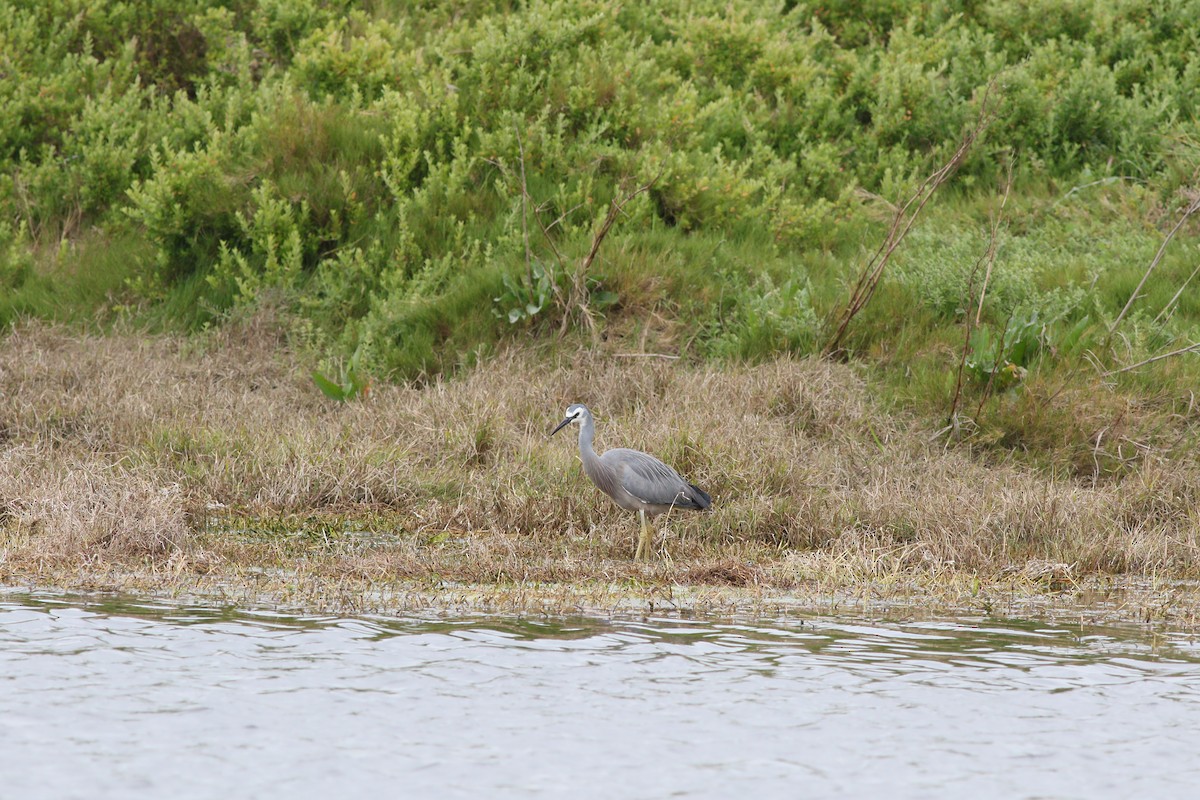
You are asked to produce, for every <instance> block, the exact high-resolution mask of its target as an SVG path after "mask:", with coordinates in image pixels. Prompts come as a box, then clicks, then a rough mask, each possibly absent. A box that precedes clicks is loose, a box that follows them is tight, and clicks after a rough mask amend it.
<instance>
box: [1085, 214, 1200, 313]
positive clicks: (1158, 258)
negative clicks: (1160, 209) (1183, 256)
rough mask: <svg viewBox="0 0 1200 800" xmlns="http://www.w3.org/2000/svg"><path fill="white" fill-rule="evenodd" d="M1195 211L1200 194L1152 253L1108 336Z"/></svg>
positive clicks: (1127, 310) (1136, 297)
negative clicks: (1148, 264)
mask: <svg viewBox="0 0 1200 800" xmlns="http://www.w3.org/2000/svg"><path fill="white" fill-rule="evenodd" d="M1197 211H1200V196H1197V197H1196V198H1195V199H1193V200H1192V202H1191V203H1189V204H1188V207H1187V208H1186V209H1184V211H1183V216H1182V217H1180V218H1179V221H1178V222H1176V223H1175V227H1174V228H1171V232H1170V233H1168V234H1167V235H1166V238H1164V239H1163V241H1162V244H1161V245H1159V247H1158V252H1157V253H1155V254H1154V260H1153V261H1151V262H1150V266H1148V267H1146V273H1145V274H1144V275H1142V280H1141V281H1139V282H1138V285H1137V288H1136V289H1134V290H1133V294H1131V295H1129V301H1128V302H1126V303H1125V307H1124V308H1122V309H1121V313H1120V314H1118V315H1117V319H1116V320H1115V321H1114V322H1113V324H1112V325H1111V326H1110V327H1109V329H1108V335H1109V336H1112V333H1113V331H1115V330H1116V329H1117V326H1118V325H1120V324H1121V320H1123V319H1125V314H1127V313H1128V312H1129V309H1130V307H1132V306H1133V301H1135V300H1137V299H1138V297H1139V296H1140V295H1141V292H1142V287H1143V286H1145V285H1146V281H1147V280H1148V279H1149V278H1150V273H1151V272H1153V271H1154V268H1155V267H1157V266H1158V262H1160V261H1162V257H1163V254H1164V253H1166V252H1167V245H1169V244H1170V243H1171V240H1172V239H1174V238H1175V234H1176V233H1177V232H1178V231H1179V229H1180V228H1182V227H1183V224H1184V223H1185V222H1187V221H1188V218H1189V217H1191V216H1192V214H1195V213H1196V212H1197Z"/></svg>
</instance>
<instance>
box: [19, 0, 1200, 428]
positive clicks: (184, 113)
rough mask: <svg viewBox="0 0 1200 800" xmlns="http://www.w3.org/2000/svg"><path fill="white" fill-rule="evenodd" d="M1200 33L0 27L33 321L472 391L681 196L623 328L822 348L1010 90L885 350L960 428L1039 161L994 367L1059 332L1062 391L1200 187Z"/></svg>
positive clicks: (1017, 6) (878, 356)
mask: <svg viewBox="0 0 1200 800" xmlns="http://www.w3.org/2000/svg"><path fill="white" fill-rule="evenodd" d="M1198 19H1200V2H1197V1H1196V0H1153V1H1137V0H1092V1H1090V2H1088V1H1086V0H1077V1H1070V0H1034V1H1033V2H1030V1H1029V0H1019V1H1018V0H1008V1H1005V0H1001V1H1000V2H988V3H981V2H973V1H972V2H967V1H963V2H923V3H907V2H906V3H901V2H894V0H876V1H875V2H867V3H857V2H838V1H837V0H834V1H832V2H830V1H828V0H822V1H821V2H799V1H788V2H783V3H774V4H770V3H760V2H749V0H719V1H717V0H714V1H713V2H705V1H703V0H701V1H700V2H685V1H684V0H661V1H660V2H645V3H617V2H600V1H592V2H574V1H572V2H543V1H540V0H532V1H531V2H485V1H484V0H475V1H474V2H463V3H436V2H385V0H376V2H371V3H366V4H360V3H350V2H335V1H333V0H324V1H320V0H230V2H218V3H210V2H200V1H199V0H159V1H158V2H152V3H109V4H103V3H92V2H88V1H87V0H49V1H48V2H41V1H39V2H32V0H29V1H26V0H0V73H2V75H3V80H0V322H3V323H10V322H12V321H13V320H15V319H16V318H18V317H19V316H22V315H34V316H48V317H57V318H60V319H68V320H76V321H80V320H82V321H92V320H98V321H100V322H101V323H106V322H108V321H111V320H114V319H132V320H134V321H136V322H138V323H139V324H143V325H149V326H151V327H175V326H183V327H185V328H188V329H196V328H200V327H203V326H206V325H208V324H211V323H214V322H217V321H219V320H220V319H221V318H222V317H223V316H225V315H227V314H228V313H229V312H230V311H231V310H235V309H238V308H243V307H253V306H254V305H255V304H258V303H261V302H265V301H268V300H269V302H272V303H275V304H280V305H282V306H283V307H284V308H285V309H287V311H288V318H289V319H290V320H291V324H292V327H293V330H294V333H295V335H296V337H297V340H298V341H301V342H302V343H304V344H305V345H306V346H308V347H311V348H312V349H313V352H314V353H318V354H324V355H327V356H334V357H342V358H349V357H350V356H351V355H353V356H354V357H355V358H356V363H358V364H359V365H361V367H362V368H363V369H365V370H367V371H369V372H372V373H374V374H376V375H389V376H392V377H398V378H412V377H416V376H420V375H430V374H436V373H440V372H444V371H447V370H452V369H454V368H456V367H458V366H460V365H464V364H470V363H473V362H474V361H475V360H477V359H478V358H479V357H480V356H481V355H485V354H486V353H487V352H488V351H489V349H490V348H492V347H494V346H495V344H496V343H497V342H500V341H502V340H503V339H505V338H506V337H511V336H513V335H517V334H520V335H525V334H527V333H528V332H529V331H533V332H534V333H535V334H536V333H545V334H549V333H551V332H554V331H557V330H558V329H559V323H560V321H561V315H562V313H563V311H564V309H562V308H561V307H558V306H556V305H555V304H554V303H549V302H546V301H547V300H548V298H549V296H550V295H551V294H552V289H553V287H552V286H550V285H549V284H547V283H546V281H548V280H549V281H553V280H559V281H561V280H563V279H564V278H565V276H564V275H563V274H562V268H561V267H556V266H555V265H556V264H557V263H558V261H559V259H560V258H561V259H562V263H564V264H566V265H567V267H568V269H569V268H570V267H571V265H573V264H574V263H577V261H578V259H579V258H580V257H581V256H582V255H583V254H584V253H585V252H586V251H587V249H588V247H589V246H590V243H591V239H592V235H593V232H594V231H595V229H596V227H597V225H598V224H599V221H600V220H601V219H603V217H604V215H605V213H606V211H607V209H608V204H609V202H610V201H611V200H612V199H613V198H614V197H617V196H620V195H622V194H624V193H626V192H628V191H630V190H631V189H633V188H634V187H635V186H637V185H640V184H642V183H646V182H648V181H650V180H651V179H655V180H654V184H653V186H652V188H651V189H650V191H648V192H646V193H644V194H642V195H640V196H638V197H637V198H635V199H634V200H633V201H631V202H630V203H629V204H628V205H627V206H626V208H625V209H624V214H623V215H622V216H621V218H620V219H619V221H618V223H617V226H616V228H615V229H614V231H613V233H612V234H611V236H610V237H609V238H608V239H607V240H606V241H605V243H604V246H603V249H602V252H601V257H600V259H599V260H598V261H597V262H596V264H595V265H594V267H593V270H592V274H591V275H589V278H590V280H589V282H588V284H587V291H588V292H590V293H591V295H592V296H593V297H595V298H596V299H597V300H599V299H600V298H601V297H602V298H603V299H604V302H603V303H601V302H597V303H596V304H595V308H597V309H601V308H602V313H603V319H601V320H600V325H601V329H602V330H603V331H604V333H605V335H608V336H613V337H618V338H619V337H630V340H631V341H635V342H640V343H645V342H646V341H647V340H648V337H649V340H650V342H651V344H653V345H655V346H660V347H663V348H671V349H673V350H676V351H681V352H684V353H686V354H687V355H689V356H692V357H696V358H755V357H761V356H765V355H769V354H773V353H779V352H788V351H791V352H797V353H808V352H814V351H815V350H817V349H818V348H819V346H820V344H821V342H822V341H823V337H824V336H825V335H826V334H827V327H828V320H829V319H830V318H831V316H832V315H833V314H835V313H836V311H837V309H838V308H839V306H840V304H841V303H842V302H844V298H845V295H846V292H847V288H846V287H847V284H848V282H849V281H850V280H851V279H852V276H853V275H854V274H856V271H857V269H858V268H859V265H860V264H861V263H862V262H863V260H864V258H865V254H868V253H869V252H870V251H871V250H873V249H874V247H875V245H876V243H877V242H878V241H879V240H880V239H881V237H882V235H883V232H884V231H885V229H886V223H887V221H888V219H889V217H890V211H889V210H888V205H887V204H888V203H896V202H900V201H902V200H903V199H904V198H905V197H906V196H907V194H908V193H909V192H911V191H912V189H913V187H914V186H915V185H916V184H917V183H919V181H920V180H921V178H923V177H924V176H925V175H927V174H928V173H929V172H931V171H932V170H933V169H935V168H936V167H937V166H939V165H940V164H941V163H943V162H944V161H945V159H946V158H947V157H948V156H949V154H950V153H951V152H953V150H954V148H955V147H956V146H957V143H958V141H959V139H960V137H961V135H962V133H963V131H964V129H965V128H966V127H967V126H969V125H970V124H971V123H972V122H973V121H974V120H975V119H976V117H977V114H978V112H979V104H980V99H981V96H982V93H983V90H984V87H985V86H986V85H987V84H988V83H989V81H993V80H994V81H995V82H996V91H995V112H996V118H995V122H994V123H993V124H992V126H991V128H990V129H989V130H988V132H987V134H986V137H985V139H984V140H983V142H982V143H981V144H979V145H978V146H976V147H975V148H974V149H973V150H972V151H971V153H970V154H969V157H968V158H967V160H966V162H965V163H964V164H963V165H962V167H961V169H960V170H959V172H958V173H957V175H956V176H955V178H954V179H953V183H952V187H951V188H950V189H949V190H948V191H946V192H944V193H943V194H942V195H939V197H938V198H937V199H935V201H934V204H933V206H932V207H931V209H930V211H929V212H928V218H927V219H926V220H924V221H923V222H921V223H919V226H918V228H917V230H916V231H915V232H914V234H913V235H912V237H911V238H910V240H909V241H907V242H906V243H905V244H904V246H903V247H902V248H901V250H900V251H899V252H898V254H897V257H896V260H895V261H894V262H893V265H892V268H891V272H890V273H889V275H888V277H887V278H886V280H885V289H884V291H883V292H882V293H881V294H880V296H879V297H878V298H877V299H876V300H875V301H873V303H872V305H871V307H870V308H869V309H868V312H867V313H866V314H864V316H863V318H862V320H860V321H857V322H856V325H855V329H854V332H853V336H852V338H851V340H850V346H851V350H852V352H853V353H855V354H856V356H857V357H859V358H861V359H862V360H864V362H865V363H868V364H871V365H874V366H875V367H878V368H879V369H881V370H882V371H883V374H890V375H896V374H897V370H898V369H899V368H900V365H901V364H902V365H903V377H902V378H897V379H896V380H895V381H893V385H894V387H895V392H894V394H895V396H896V397H897V398H898V399H899V400H900V401H901V402H904V403H908V402H910V401H913V400H918V401H919V400H920V398H921V397H925V398H926V401H925V402H929V401H928V398H931V397H934V396H936V397H939V398H941V397H945V396H946V395H947V393H948V392H947V387H946V382H947V377H946V376H947V375H949V374H950V373H951V372H952V370H950V368H949V365H950V364H952V363H953V362H954V361H955V358H954V349H955V348H956V347H959V345H957V344H956V342H958V341H960V340H961V337H962V334H961V328H962V321H963V318H964V317H963V315H964V310H965V307H966V306H967V304H968V294H969V293H968V288H969V287H968V276H969V274H970V272H971V269H972V266H973V265H974V264H975V262H976V261H977V260H978V258H979V256H980V255H981V254H982V253H983V252H984V251H985V250H986V248H987V240H988V233H987V232H988V229H989V216H990V215H991V214H993V213H994V212H995V209H996V207H997V205H998V198H999V196H1000V194H1001V187H1002V185H1003V182H1004V176H1005V172H1006V164H1007V163H1008V162H1009V160H1011V161H1012V162H1013V163H1014V164H1015V170H1016V175H1015V186H1014V189H1013V199H1012V202H1011V204H1010V206H1009V208H1008V211H1007V214H1008V218H1009V222H1008V224H1007V225H1006V226H1005V228H1004V230H1003V231H1002V234H1001V240H1000V247H999V251H998V258H997V262H996V265H995V274H994V277H993V279H992V283H991V288H990V290H989V295H988V300H987V302H986V304H985V307H984V311H985V315H984V319H983V320H982V323H983V325H984V326H992V327H991V330H992V333H991V339H990V340H989V341H995V340H997V339H998V338H999V336H998V333H999V331H998V330H996V329H997V328H999V327H1000V326H1002V325H1003V324H1005V322H1006V320H1011V319H1014V318H1017V319H1021V320H1026V321H1027V320H1028V319H1030V318H1033V319H1036V320H1040V321H1041V322H1040V323H1039V325H1040V327H1039V328H1038V331H1039V332H1038V335H1037V336H1036V337H1035V338H1037V340H1038V341H1039V342H1040V346H1039V347H1035V348H1033V349H1031V350H1028V352H1029V353H1032V354H1036V355H1030V356H1027V357H1026V358H1027V359H1029V360H1031V363H1032V361H1035V360H1036V359H1037V358H1042V357H1045V356H1046V355H1047V354H1050V355H1053V354H1056V353H1058V351H1059V349H1060V348H1056V347H1055V346H1054V342H1055V337H1056V336H1061V335H1062V332H1066V331H1076V332H1078V331H1079V330H1082V328H1081V327H1080V326H1081V323H1082V324H1083V325H1084V327H1086V323H1084V322H1083V321H1085V320H1090V321H1091V322H1092V323H1094V324H1095V325H1096V326H1097V327H1098V328H1099V327H1100V326H1102V325H1104V324H1105V323H1108V322H1111V321H1112V320H1113V319H1114V318H1115V315H1116V313H1117V312H1118V311H1119V310H1120V308H1121V307H1122V306H1123V305H1124V303H1125V301H1126V299H1128V297H1129V294H1130V293H1131V292H1132V290H1133V287H1134V285H1136V283H1137V281H1138V279H1139V278H1140V276H1141V274H1142V272H1143V270H1144V269H1145V265H1146V264H1147V263H1148V261H1149V259H1150V258H1151V257H1152V256H1153V254H1154V251H1155V250H1156V248H1157V246H1158V244H1159V243H1160V242H1161V240H1162V235H1163V233H1164V231H1165V230H1166V229H1169V227H1170V225H1171V224H1172V219H1173V216H1172V215H1174V214H1176V213H1178V209H1179V208H1180V207H1181V206H1182V205H1183V204H1184V203H1185V202H1186V200H1187V197H1186V193H1185V190H1187V189H1189V187H1191V188H1194V187H1195V186H1196V177H1197V165H1198V164H1200V147H1198V144H1200V134H1198V131H1197V121H1196V111H1197V102H1198V99H1200V58H1198V57H1197V53H1200V25H1197V24H1196V20H1198ZM522 154H523V156H522ZM523 184H524V185H527V187H528V193H529V200H528V202H527V203H523V195H522V186H523ZM539 222H540V224H541V225H545V226H548V227H549V233H548V234H547V235H546V236H543V234H542V232H541V230H540V229H539ZM526 229H528V230H529V233H528V241H529V252H528V254H527V249H526V238H527V234H526ZM1196 256H1197V247H1196V240H1195V226H1191V227H1190V228H1188V229H1186V230H1185V231H1184V232H1183V233H1182V234H1181V236H1180V238H1179V239H1178V240H1177V244H1175V245H1174V246H1173V248H1172V249H1171V250H1170V252H1169V253H1168V254H1167V257H1166V258H1165V259H1164V261H1163V263H1162V265H1161V267H1160V269H1159V271H1158V272H1157V273H1156V277H1155V280H1154V281H1153V282H1151V283H1150V284H1149V285H1148V287H1147V290H1146V293H1145V297H1144V298H1142V299H1141V300H1139V307H1138V312H1137V313H1135V315H1134V317H1133V318H1132V319H1131V322H1130V327H1129V331H1128V333H1127V334H1125V335H1124V339H1123V341H1124V343H1125V345H1127V347H1128V352H1127V353H1125V355H1127V356H1128V357H1130V358H1132V357H1134V356H1136V355H1138V354H1145V353H1149V352H1153V351H1154V350H1155V349H1156V348H1161V347H1164V346H1169V345H1170V344H1171V343H1172V342H1178V341H1180V340H1183V339H1187V337H1189V336H1194V335H1195V334H1196V331H1197V320H1200V297H1198V292H1197V291H1196V290H1194V289H1193V290H1191V291H1187V292H1185V293H1184V295H1183V296H1182V297H1181V299H1180V301H1179V303H1178V306H1177V308H1176V309H1175V311H1174V312H1173V313H1171V314H1166V315H1161V316H1158V311H1159V310H1160V309H1162V308H1163V306H1164V305H1165V304H1166V302H1167V300H1169V299H1170V297H1171V296H1172V295H1173V294H1174V293H1175V290H1176V289H1177V288H1178V287H1179V286H1181V285H1182V284H1183V282H1184V279H1185V278H1186V277H1187V275H1188V273H1189V272H1190V271H1191V269H1192V267H1193V266H1194V264H1195V263H1196ZM535 266H536V267H537V269H538V270H540V271H539V272H538V273H537V277H536V278H534V267H535ZM554 275H557V277H553V276H554ZM547 276H552V277H547ZM506 278H507V280H506ZM531 278H533V280H534V282H533V284H530V283H529V281H530V279H531ZM539 282H540V283H541V284H542V285H541V286H540V287H539V286H538V285H537V284H538V283H539ZM539 295H540V299H541V302H540V303H539V302H538V299H539ZM497 298H499V300H497ZM528 309H536V310H534V311H529V310H528ZM1143 309H1144V311H1143ZM514 312H515V313H514ZM1031 315H1032V317H1031ZM1156 316H1158V318H1157V319H1156V318H1155V317H1156ZM510 320H515V321H514V322H510ZM1073 336H1074V334H1073ZM1078 338H1079V337H1078V336H1075V337H1074V338H1072V342H1073V343H1074V342H1077V341H1078ZM1073 346H1075V345H1073ZM1022 352H1026V351H1025V350H1023V351H1022ZM993 355H994V356H995V355H1003V354H993ZM1189 369H1190V368H1189ZM1172 374H1174V373H1172ZM1194 377H1195V372H1194V371H1193V372H1186V373H1185V374H1182V375H1175V376H1174V378H1173V379H1177V380H1179V381H1185V380H1191V379H1193V378H1194ZM1159 380H1161V376H1160V377H1159ZM1180 385H1182V384H1180ZM939 402H940V401H939ZM1009 432H1010V433H1011V431H1009Z"/></svg>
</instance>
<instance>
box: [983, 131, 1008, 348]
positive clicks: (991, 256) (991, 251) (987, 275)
mask: <svg viewBox="0 0 1200 800" xmlns="http://www.w3.org/2000/svg"><path fill="white" fill-rule="evenodd" d="M1012 185H1013V159H1012V155H1011V154H1009V157H1008V175H1007V177H1006V178H1005V180H1004V198H1003V199H1002V200H1001V201H1000V210H999V211H998V212H996V216H995V218H993V219H992V238H991V241H989V242H988V262H987V271H986V272H984V274H983V286H982V287H981V288H980V289H979V308H978V309H976V311H975V324H976V325H978V324H979V319H980V317H981V316H982V315H983V298H984V297H986V296H987V288H988V281H990V280H991V278H992V267H993V266H994V265H995V263H996V247H997V245H996V242H997V241H998V237H999V234H1000V222H1001V220H1003V219H1004V207H1005V206H1006V205H1008V195H1009V193H1010V192H1011V191H1012Z"/></svg>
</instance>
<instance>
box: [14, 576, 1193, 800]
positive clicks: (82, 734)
mask: <svg viewBox="0 0 1200 800" xmlns="http://www.w3.org/2000/svg"><path fill="white" fill-rule="evenodd" d="M1198 756H1200V641H1198V640H1197V639H1196V638H1195V637H1193V636H1189V635H1184V634H1172V633H1162V632H1159V633H1154V632H1150V631H1147V630H1146V629H1142V628H1134V627H1131V628H1127V629H1121V628H1104V629H1097V628H1080V627H1078V626H1068V625H1049V624H1045V623H1037V622H1022V621H997V620H989V619H958V620H951V621H940V622H909V623H903V622H880V621H861V620H846V619H827V618H812V619H803V620H801V619H783V620H771V621H761V620H759V621H748V620H732V621H731V620H720V619H678V618H649V619H644V620H623V621H621V620H619V621H612V620H598V619H587V618H581V619H559V620H515V619H495V618H469V619H463V618H455V619H423V620H421V619H407V620H395V619H379V618H370V619H344V618H335V617H311V616H310V617H298V616H288V615H281V614H276V613H272V612H268V611H253V610H244V611H238V610H232V609H214V608H203V607H192V606H179V605H170V604H162V603H156V602H138V601H136V600H131V599H128V598H106V599H101V600H96V601H91V602H86V603H85V602H83V601H82V600H80V599H78V598H74V599H72V598H61V597H49V596H31V595H21V594H14V593H11V592H9V593H4V594H0V787H2V789H0V795H2V796H3V797H31V798H42V797H45V798H88V800H93V799H94V798H110V797H111V798H118V797H119V798H127V797H146V798H159V797H172V798H219V797H222V796H227V797H230V798H234V797H237V798H240V797H268V796H270V797H284V796H286V797H289V798H310V797H311V798H327V797H339V798H344V797H345V798H348V797H414V798H416V797H464V798H465V797H471V798H475V797H522V798H525V797H563V796H571V797H572V798H592V797H595V798H608V797H619V798H663V797H671V796H674V797H698V798H700V797H704V798H707V797H712V798H725V797H746V798H747V800H748V799H749V798H774V797H780V798H793V797H803V798H819V797H850V796H859V797H881V796H886V797H891V798H903V797H914V798H917V797H935V796H936V797H941V796H951V795H959V796H968V795H969V796H973V797H1002V798H1016V797H1040V798H1047V797H1054V798H1058V797H1063V798H1065V797H1079V798H1085V797H1086V798H1092V797H1131V796H1134V795H1138V796H1143V797H1155V798H1166V797H1181V798H1182V797H1194V796H1196V791H1197V789H1196V787H1197V786H1200V757H1198Z"/></svg>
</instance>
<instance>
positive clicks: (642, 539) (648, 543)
mask: <svg viewBox="0 0 1200 800" xmlns="http://www.w3.org/2000/svg"><path fill="white" fill-rule="evenodd" d="M653 552H654V529H653V528H651V527H650V526H649V525H643V526H642V532H641V535H640V536H639V537H638V544H637V551H636V552H634V554H633V560H634V561H649V560H650V556H651V554H652V553H653Z"/></svg>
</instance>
